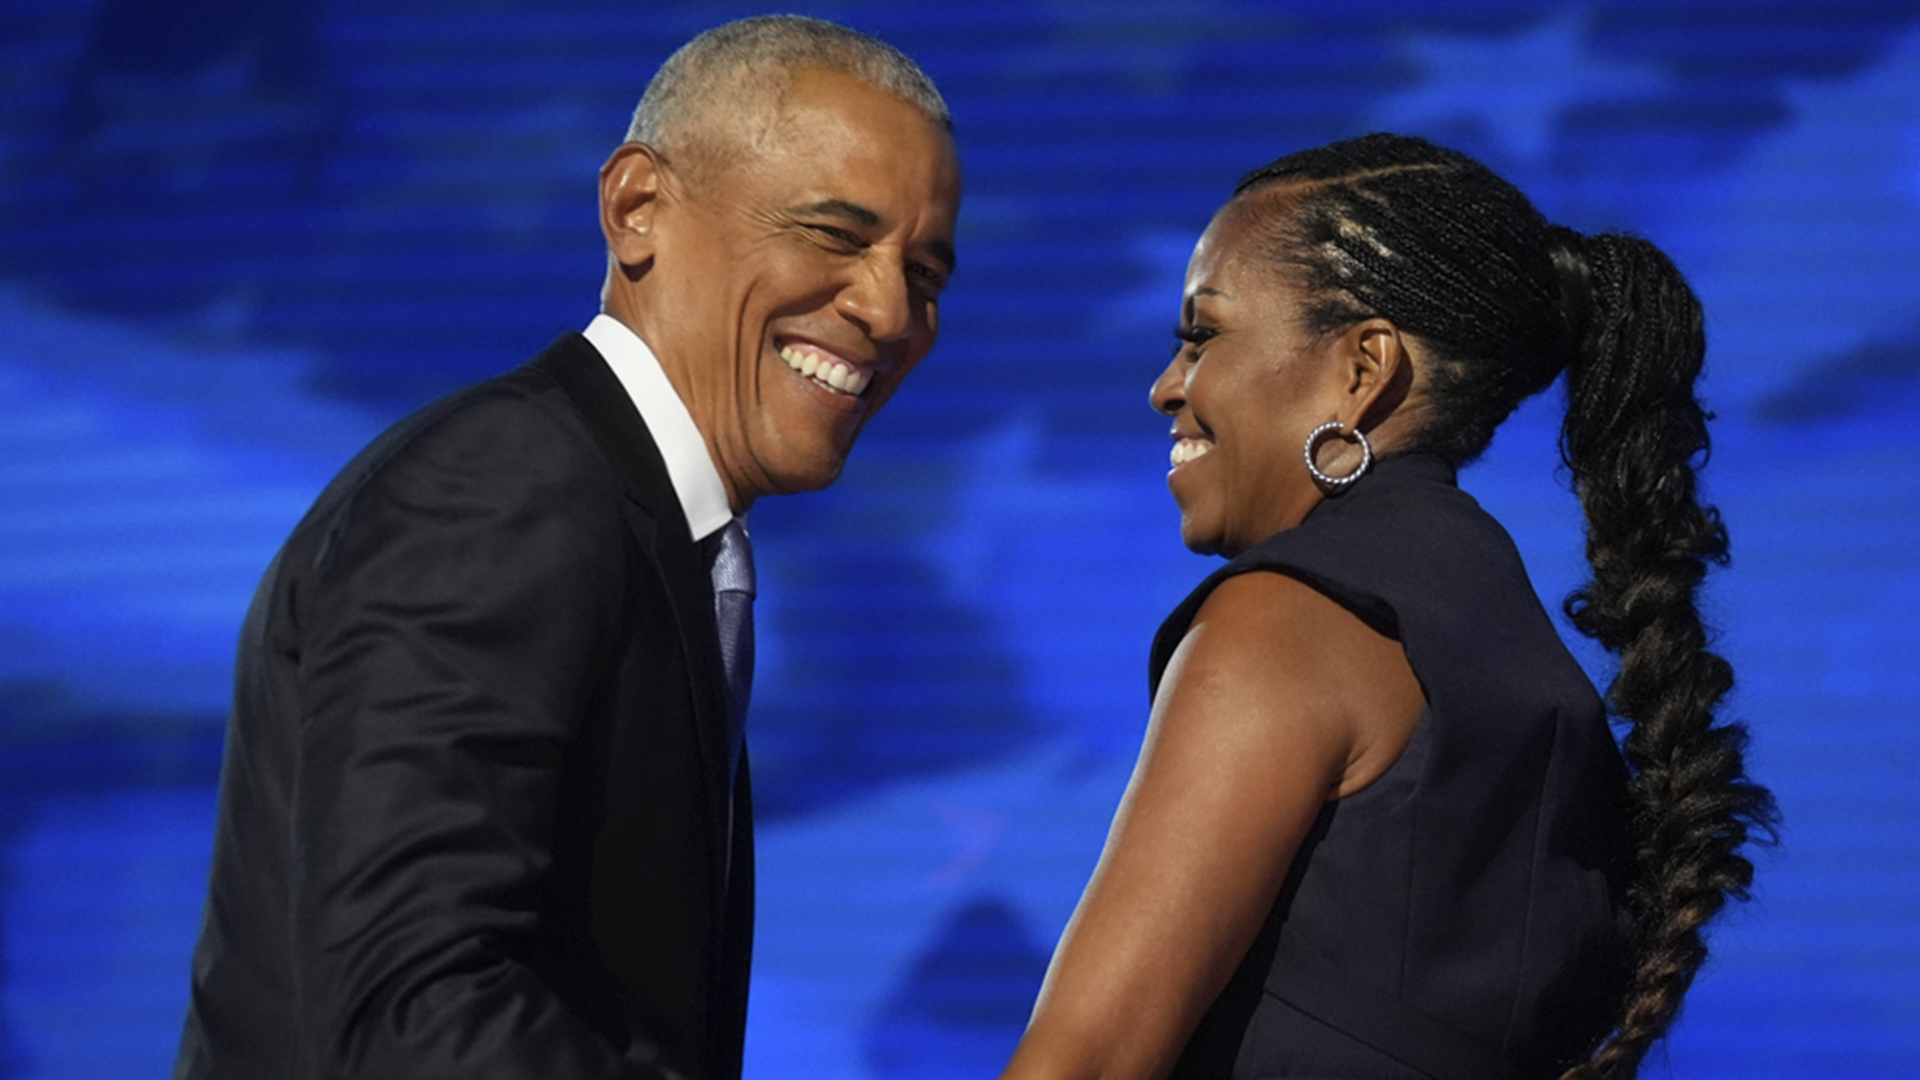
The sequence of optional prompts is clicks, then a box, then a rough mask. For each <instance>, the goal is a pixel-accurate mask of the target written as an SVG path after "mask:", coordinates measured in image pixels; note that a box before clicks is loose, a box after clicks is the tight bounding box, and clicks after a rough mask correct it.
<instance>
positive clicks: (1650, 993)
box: [1560, 235, 1774, 1080]
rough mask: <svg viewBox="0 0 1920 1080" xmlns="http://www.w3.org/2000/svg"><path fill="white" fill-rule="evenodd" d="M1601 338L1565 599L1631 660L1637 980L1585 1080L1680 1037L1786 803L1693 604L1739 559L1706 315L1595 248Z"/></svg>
mask: <svg viewBox="0 0 1920 1080" xmlns="http://www.w3.org/2000/svg"><path fill="white" fill-rule="evenodd" d="M1582 246H1584V248H1585V251H1584V260H1582V259H1579V258H1577V257H1576V258H1575V259H1574V260H1572V262H1573V263H1574V265H1576V266H1577V265H1578V264H1579V263H1580V262H1582V261H1584V263H1585V265H1586V268H1587V274H1586V275H1585V276H1586V278H1587V280H1588V284H1589V289H1590V293H1589V295H1590V297H1591V300H1590V302H1589V304H1588V305H1587V306H1589V307H1590V311H1591V314H1590V317H1589V322H1590V326H1589V328H1588V331H1587V333H1586V335H1585V340H1584V342H1583V346H1582V348H1581V350H1580V352H1579V353H1578V355H1577V356H1576V358H1575V359H1574V361H1573V363H1572V364H1571V365H1570V367H1569V369H1568V373H1567V416H1566V421H1565V423H1564V425H1563V427H1562V430H1561V438H1560V447H1561V456H1562V458H1563V459H1564V460H1565V462H1566V464H1567V467H1568V469H1569V470H1571V472H1572V475H1573V487H1574V491H1575V493H1577V494H1578V495H1579V496H1580V502H1581V505H1582V507H1583V509H1584V510H1585V512H1586V519H1587V561H1588V563H1589V564H1590V565H1591V566H1592V568H1593V579H1592V580H1591V581H1590V582H1589V583H1587V584H1586V585H1585V586H1583V587H1582V588H1580V589H1579V590H1578V591H1576V592H1575V593H1574V594H1573V595H1572V596H1571V597H1569V598H1568V599H1567V603H1566V611H1567V615H1568V617H1569V618H1571V619H1572V620H1573V624H1574V625H1575V626H1576V627H1578V628H1579V630H1580V631H1581V632H1582V633H1584V634H1586V635H1588V636H1589V637H1592V638H1594V639H1596V640H1598V641H1599V642H1600V643H1601V644H1602V645H1604V646H1605V647H1606V648H1607V649H1608V651H1610V652H1612V653H1614V654H1616V655H1617V656H1618V657H1619V658H1620V665H1619V671H1618V673H1617V674H1616V675H1615V677H1614V680H1613V685H1612V687H1611V688H1610V689H1609V690H1608V693H1607V703H1608V706H1609V708H1611V709H1612V710H1613V711H1614V712H1615V713H1617V714H1618V715H1620V716H1623V717H1625V718H1627V719H1628V720H1630V721H1631V722H1632V728H1631V729H1630V730H1629V732H1628V734H1627V736H1626V738H1625V740H1624V743H1623V747H1622V748H1623V749H1624V750H1625V752H1626V756H1627V762H1628V764H1629V765H1630V766H1631V768H1632V774H1633V778H1632V780H1631V781H1630V783H1629V787H1628V793H1629V806H1630V807H1631V812H1632V814H1633V821H1632V829H1631V834H1632V836H1633V837H1634V841H1635V843H1634V860H1635V872H1634V875H1633V880H1632V883H1631V884H1630V886H1629V889H1628V896H1627V902H1628V907H1629V909H1630V910H1631V911H1632V912H1633V916H1634V931H1635V941H1634V957H1635V964H1634V967H1633V970H1632V972H1631V974H1630V983H1629V987H1628V993H1627V1002H1626V1008H1625V1010H1624V1014H1623V1016H1622V1018H1621V1020H1620V1022H1619V1025H1618V1026H1617V1027H1616V1029H1615V1031H1614V1033H1613V1035H1612V1036H1611V1037H1610V1038H1609V1039H1608V1041H1607V1042H1606V1044H1605V1045H1604V1046H1602V1047H1601V1049H1600V1051H1599V1052H1598V1053H1597V1054H1595V1056H1594V1057H1593V1059H1592V1060H1591V1061H1589V1062H1588V1063H1586V1064H1584V1065H1582V1066H1580V1067H1578V1068H1576V1069H1574V1070H1573V1071H1571V1072H1569V1073H1568V1074H1567V1077H1568V1078H1569V1080H1587V1078H1600V1077H1627V1076H1632V1075H1633V1073H1634V1071H1635V1069H1636V1068H1637V1067H1638V1065H1639V1062H1640V1060H1641V1058H1642V1057H1644V1056H1645V1054H1646V1052H1647V1050H1648V1049H1649V1048H1650V1047H1651V1046H1652V1044H1653V1043H1654V1042H1655V1041H1656V1040H1657V1039H1659V1038H1660V1037H1661V1036H1662V1035H1663V1034H1664V1033H1665V1032H1666V1030H1667V1028H1668V1027H1669V1026H1670V1025H1671V1024H1672V1023H1673V1018H1674V1016H1675V1014H1676V1013H1677V1012H1678V1011H1679V1008H1680V1001H1681V998H1682V996H1683V995H1684V994H1685V993H1686V991H1687V988H1688V987H1689V986H1690V985H1692V983H1693V977H1694V974H1695V972H1697V971H1698V970H1699V969H1700V965H1701V964H1702V963H1703V962H1704V961H1705V960H1706V954H1707V946H1706V943H1705V942H1704V941H1703V940H1702V938H1701V930H1702V928H1703V927H1704V926H1705V925H1706V924H1707V923H1708V922H1709V921H1710V920H1712V918H1713V917H1714V916H1715V915H1716V914H1718V913H1719V911H1720V909H1721V908H1722V907H1723V906H1724V905H1725V903H1726V901H1727V898H1728V897H1737V898H1740V899H1745V898H1746V896H1747V888H1748V886H1749V885H1750V884H1751V883H1752V881H1753V864H1752V863H1751V862H1749V861H1748V860H1747V859H1746V858H1745V857H1744V856H1742V855H1741V854H1740V849H1741V848H1742V847H1744V846H1745V844H1746V842H1747V839H1748V837H1749V835H1750V833H1752V832H1753V831H1755V830H1756V829H1759V830H1766V829H1768V828H1770V823H1771V821H1772V819H1773V814H1774V811H1773V803H1772V798H1771V796H1770V795H1769V794H1768V793H1767V791H1766V790H1765V789H1764V788H1762V787H1760V786H1759V785H1757V784H1755V783H1753V782H1752V781H1751V780H1749V779H1747V778H1746V776H1745V771H1744V764H1743V754H1742V751H1743V748H1744V747H1745V744H1746V732H1745V730H1744V729H1743V728H1742V727H1741V726H1740V725H1738V724H1735V723H1717V724H1716V723H1715V719H1714V717H1715V711H1716V709H1717V707H1718V706H1719V703H1720V700H1721V699H1722V698H1723V697H1724V696H1725V695H1726V693H1727V691H1728V690H1729V689H1731V688H1732V686H1733V668H1732V665H1730V664H1728V663H1727V661H1726V660H1725V659H1723V658H1721V657H1720V656H1718V655H1716V654H1715V653H1713V652H1711V651H1709V649H1708V647H1707V646H1708V634H1707V629H1706V627H1705V626H1704V625H1703V624H1702V622H1701V619H1700V613H1699V609H1698V607H1697V605H1696V603H1695V595H1696V593H1697V591H1698V589H1699V587H1700V583H1701V581H1702V579H1703V578H1705V576H1706V572H1707V567H1708V565H1709V564H1724V563H1725V562H1726V561H1727V530H1726V528H1725V526H1723V525H1722V524H1721V521H1720V516H1719V514H1718V513H1717V512H1716V511H1715V510H1714V509H1713V508H1712V507H1710V506H1702V505H1701V504H1700V502H1699V501H1698V499H1697V498H1696V497H1695V491H1694V488H1695V466H1694V464H1693V463H1694V460H1695V458H1696V457H1699V456H1701V455H1704V454H1705V453H1706V451H1707V448H1708V440H1707V414H1706V412H1705V410H1703V409H1702V408H1701V407H1700V403H1699V401H1698V400H1696V399H1695V397H1694V390H1693V386H1694V380H1695V379H1696V378H1697V377H1698V375H1699V372H1700V365H1701V361H1702V359H1703V358H1704V356H1705V353H1706V338H1705V335H1704V333H1703V332H1702V328H1701V314H1700V305H1699V302H1698V301H1697V300H1696V299H1695V298H1694V295H1693V291H1692V290H1691V289H1689V288H1688V287H1687V284H1686V282H1685V280H1684V279H1682V278H1681V276H1680V272H1679V271H1678V270H1677V269H1675V268H1674V265H1673V263H1672V262H1670V261H1669V260H1668V259H1667V257H1666V256H1665V255H1664V254H1662V253H1661V252H1660V250H1659V249H1658V248H1656V247H1654V246H1653V245H1652V244H1650V243H1648V242H1647V241H1645V240H1640V239H1637V238H1634V237H1628V236H1619V235H1601V236H1596V237H1593V238H1591V239H1590V240H1587V241H1586V242H1585V244H1584V245H1582Z"/></svg>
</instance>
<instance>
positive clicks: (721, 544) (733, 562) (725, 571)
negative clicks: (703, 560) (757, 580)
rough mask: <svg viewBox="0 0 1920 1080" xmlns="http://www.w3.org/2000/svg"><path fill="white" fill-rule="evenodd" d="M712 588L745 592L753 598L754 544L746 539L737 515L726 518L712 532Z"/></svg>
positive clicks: (743, 527)
mask: <svg viewBox="0 0 1920 1080" xmlns="http://www.w3.org/2000/svg"><path fill="white" fill-rule="evenodd" d="M714 538H715V541H716V542H715V544H714V548H713V591H714V592H715V593H723V592H739V593H746V594H747V599H749V600H751V599H752V598H753V595H754V592H753V546H752V545H751V544H749V543H748V542H747V527H746V526H745V525H743V524H741V522H740V519H739V518H734V519H733V520H731V521H729V522H727V525H726V528H724V529H721V530H720V531H719V532H717V533H715V534H714Z"/></svg>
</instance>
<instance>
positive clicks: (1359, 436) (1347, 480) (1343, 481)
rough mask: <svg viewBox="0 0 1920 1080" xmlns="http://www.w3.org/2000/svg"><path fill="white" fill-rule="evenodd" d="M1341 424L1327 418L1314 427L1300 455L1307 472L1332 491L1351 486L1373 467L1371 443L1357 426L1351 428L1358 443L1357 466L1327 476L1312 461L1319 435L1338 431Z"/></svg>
mask: <svg viewBox="0 0 1920 1080" xmlns="http://www.w3.org/2000/svg"><path fill="white" fill-rule="evenodd" d="M1341 426H1342V425H1341V423H1340V421H1338V420H1329V421H1327V422H1326V423H1324V424H1321V425H1320V426H1319V427H1317V428H1314V429H1313V430H1312V431H1311V432H1309V433H1308V435H1307V446H1306V449H1305V450H1304V451H1303V452H1302V455H1301V456H1303V457H1305V458H1306V460H1307V472H1308V474H1309V475H1311V476H1312V477H1313V479H1314V480H1315V481H1316V482H1317V483H1319V484H1321V485H1322V486H1323V487H1328V488H1332V489H1333V490H1334V491H1340V490H1343V489H1345V488H1348V487H1351V486H1352V485H1353V482H1354V481H1356V480H1358V479H1360V478H1361V477H1362V476H1365V475H1367V470H1368V469H1371V468H1373V444H1372V443H1370V442H1368V441H1367V433H1366V432H1364V431H1361V430H1360V429H1359V428H1354V429H1353V437H1354V438H1355V439H1356V440H1358V441H1359V443H1360V467H1359V468H1357V469H1355V470H1353V471H1352V472H1350V473H1348V474H1347V475H1345V476H1328V475H1327V474H1326V473H1323V472H1321V471H1320V466H1318V465H1315V464H1314V463H1313V448H1314V447H1315V446H1317V445H1319V443H1320V436H1322V435H1325V434H1326V433H1327V432H1329V431H1339V430H1340V428H1341Z"/></svg>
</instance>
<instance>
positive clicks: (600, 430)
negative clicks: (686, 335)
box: [530, 333, 732, 909]
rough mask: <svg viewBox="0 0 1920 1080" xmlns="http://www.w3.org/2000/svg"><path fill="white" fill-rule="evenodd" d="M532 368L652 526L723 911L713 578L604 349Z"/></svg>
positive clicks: (721, 723) (725, 790) (723, 751)
mask: <svg viewBox="0 0 1920 1080" xmlns="http://www.w3.org/2000/svg"><path fill="white" fill-rule="evenodd" d="M530 366H532V367H534V368H536V369H538V370H540V371H542V372H544V373H545V374H546V375H547V376H548V377H550V378H551V379H553V381H554V382H555V383H557V384H558V385H559V386H560V388H561V390H563V391H564V392H565V393H566V395H567V397H568V398H570V399H571V400H572V402H573V405H574V408H575V409H576V410H577V411H578V412H579V414H580V416H581V419H582V420H584V421H585V423H586V427H587V430H588V431H589V432H590V433H591V434H592V435H593V438H594V441H595V442H596V443H597V444H598V445H599V446H600V449H601V452H602V453H604V454H605V455H606V456H607V460H608V462H609V463H610V464H611V465H612V466H613V470H614V472H615V473H616V474H617V475H618V476H619V477H620V481H621V485H622V486H623V487H624V488H625V489H626V492H627V496H628V497H629V498H630V499H631V500H632V501H633V502H634V503H635V504H637V505H638V506H639V508H640V509H641V511H642V512H643V514H644V516H645V518H646V519H647V520H648V521H650V522H651V523H652V530H651V535H647V534H645V530H644V529H636V533H637V534H639V535H637V539H638V540H639V541H640V544H641V546H642V547H643V548H645V549H646V550H647V552H648V553H649V554H650V555H651V556H652V558H653V560H654V565H655V566H656V567H657V568H658V570H659V573H660V580H661V582H662V583H663V584H664V585H665V588H666V592H667V596H668V598H669V601H670V602H671V603H672V605H673V615H674V622H675V624H676V625H677V626H678V627H679V630H680V640H681V646H682V648H683V649H684V650H685V653H686V656H687V658H688V663H689V665H690V666H691V668H692V671H691V672H690V679H689V683H690V685H691V686H692V688H693V722H694V724H695V725H696V726H697V728H698V742H699V746H700V754H701V762H700V764H701V772H702V775H703V776H704V777H705V780H706V790H707V822H708V829H709V834H710V847H709V850H710V851H711V852H712V855H713V857H712V859H711V865H712V870H713V875H712V877H713V897H714V903H715V907H716V909H719V908H720V907H721V906H722V905H724V903H725V897H726V877H727V863H728V831H729V825H728V821H729V814H730V813H731V806H730V803H731V799H732V794H731V788H732V784H731V779H732V778H731V777H729V776H728V775H727V763H728V757H729V754H728V746H727V712H726V689H725V688H726V677H725V675H724V672H723V668H722V666H721V660H720V632H719V630H718V628H717V626H716V625H715V622H714V610H713V583H712V579H711V578H710V577H709V576H708V573H707V569H706V565H705V563H704V561H703V560H702V559H701V556H700V551H699V548H698V547H697V546H696V545H695V544H694V543H693V541H692V538H691V535H690V530H689V529H688V526H687V519H686V515H685V513H684V512H683V511H682V510H681V509H680V499H679V497H678V496H677V495H675V494H674V490H673V481H672V480H671V479H670V478H669V477H668V475H667V466H666V462H665V461H664V460H663V459H662V458H661V456H660V450H659V448H658V447H657V446H656V445H655V443H654V441H653V435H652V433H651V432H649V431H648V430H647V426H646V423H645V422H644V421H643V420H642V419H641V418H640V412H639V410H638V409H636V408H635V407H634V405H633V399H632V398H631V397H629V396H628V394H627V391H626V388H625V387H624V386H622V385H621V384H620V380H619V378H618V377H617V376H615V375H614V373H613V370H612V369H611V368H609V367H607V364H606V361H605V360H603V359H601V357H600V353H599V351H598V350H596V349H595V348H594V347H593V346H592V345H591V344H589V343H588V342H587V339H586V338H584V337H582V336H581V335H579V334H573V333H570V334H565V335H562V336H561V338H560V339H559V340H558V341H556V342H554V343H553V344H552V345H550V346H548V347H547V349H546V351H545V352H543V353H541V354H540V355H539V356H537V357H535V358H534V359H533V361H532V363H531V365H530Z"/></svg>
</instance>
